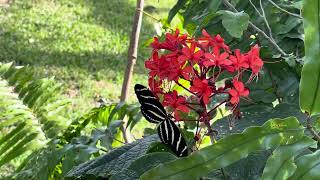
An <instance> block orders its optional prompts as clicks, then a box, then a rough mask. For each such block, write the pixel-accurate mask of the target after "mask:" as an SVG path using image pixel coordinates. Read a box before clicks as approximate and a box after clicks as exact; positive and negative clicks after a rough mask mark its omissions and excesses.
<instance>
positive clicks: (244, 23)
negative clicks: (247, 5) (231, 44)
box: [218, 11, 249, 38]
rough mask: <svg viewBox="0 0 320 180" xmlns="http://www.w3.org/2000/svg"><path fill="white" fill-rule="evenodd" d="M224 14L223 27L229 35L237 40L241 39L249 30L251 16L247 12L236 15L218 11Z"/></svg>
mask: <svg viewBox="0 0 320 180" xmlns="http://www.w3.org/2000/svg"><path fill="white" fill-rule="evenodd" d="M218 13H219V14H222V25H223V26H224V28H225V29H226V30H227V31H228V33H229V34H230V35H231V36H233V37H236V38H241V36H242V34H243V31H244V30H246V29H247V27H248V23H249V15H248V14H247V13H245V12H238V13H234V12H231V11H218Z"/></svg>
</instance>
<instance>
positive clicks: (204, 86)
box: [190, 79, 212, 104]
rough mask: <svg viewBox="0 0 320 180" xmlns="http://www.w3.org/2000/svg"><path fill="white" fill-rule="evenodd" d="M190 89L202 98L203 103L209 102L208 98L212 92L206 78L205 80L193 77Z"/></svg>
mask: <svg viewBox="0 0 320 180" xmlns="http://www.w3.org/2000/svg"><path fill="white" fill-rule="evenodd" d="M190 91H191V92H193V93H196V94H198V95H199V96H200V97H201V98H202V100H203V103H204V104H208V103H209V98H210V95H211V93H212V89H211V88H210V86H209V85H208V81H207V80H206V79H205V80H201V79H194V80H193V81H192V86H191V87H190Z"/></svg>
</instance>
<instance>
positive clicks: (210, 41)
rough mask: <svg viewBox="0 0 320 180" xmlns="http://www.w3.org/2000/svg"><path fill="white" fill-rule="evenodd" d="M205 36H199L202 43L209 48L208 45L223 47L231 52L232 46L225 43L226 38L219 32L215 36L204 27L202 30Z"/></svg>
mask: <svg viewBox="0 0 320 180" xmlns="http://www.w3.org/2000/svg"><path fill="white" fill-rule="evenodd" d="M202 35H203V37H201V38H199V40H200V43H201V45H202V46H203V47H204V48H205V49H207V48H208V46H211V47H218V48H219V49H220V48H222V49H224V50H225V51H227V52H229V51H230V48H229V46H227V45H226V44H225V43H224V39H223V38H222V37H221V36H220V35H219V34H218V35H216V36H215V37H211V36H210V34H209V33H208V32H207V31H206V30H205V29H203V30H202Z"/></svg>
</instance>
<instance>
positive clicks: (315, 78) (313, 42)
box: [300, 0, 320, 115]
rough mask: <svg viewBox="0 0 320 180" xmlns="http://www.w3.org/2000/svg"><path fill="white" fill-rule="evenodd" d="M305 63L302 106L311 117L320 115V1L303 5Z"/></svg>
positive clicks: (307, 0) (310, 1) (308, 1)
mask: <svg viewBox="0 0 320 180" xmlns="http://www.w3.org/2000/svg"><path fill="white" fill-rule="evenodd" d="M302 12H303V22H304V32H305V63H304V65H303V68H302V74H301V81H300V106H301V109H302V110H303V111H307V112H308V113H310V114H311V115H314V114H317V113H320V103H319V102H320V0H305V1H304V3H303V11H302Z"/></svg>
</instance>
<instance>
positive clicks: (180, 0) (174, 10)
mask: <svg viewBox="0 0 320 180" xmlns="http://www.w3.org/2000/svg"><path fill="white" fill-rule="evenodd" d="M187 2H188V1H187V0H178V2H177V3H176V4H175V5H174V6H173V8H171V9H170V11H169V15H168V20H167V22H168V23H170V22H171V21H172V19H173V18H174V16H175V15H176V14H177V13H178V11H179V10H180V9H181V8H183V6H184V5H185V4H186V3H187Z"/></svg>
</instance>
